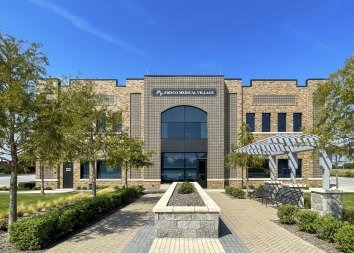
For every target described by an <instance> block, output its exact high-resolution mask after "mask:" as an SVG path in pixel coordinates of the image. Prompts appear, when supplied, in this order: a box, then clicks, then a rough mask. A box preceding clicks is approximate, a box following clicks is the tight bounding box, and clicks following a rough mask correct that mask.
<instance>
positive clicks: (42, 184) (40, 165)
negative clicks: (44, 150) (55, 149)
mask: <svg viewBox="0 0 354 253" xmlns="http://www.w3.org/2000/svg"><path fill="white" fill-rule="evenodd" d="M39 170H40V174H41V195H44V165H43V162H42V161H39Z"/></svg>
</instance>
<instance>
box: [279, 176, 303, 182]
mask: <svg viewBox="0 0 354 253" xmlns="http://www.w3.org/2000/svg"><path fill="white" fill-rule="evenodd" d="M295 179H296V180H304V178H302V177H297V178H295ZM276 180H284V181H285V180H287V181H290V180H291V178H290V177H279V178H276Z"/></svg>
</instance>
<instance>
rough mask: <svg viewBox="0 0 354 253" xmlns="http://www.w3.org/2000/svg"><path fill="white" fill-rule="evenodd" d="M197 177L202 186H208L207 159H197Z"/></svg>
mask: <svg viewBox="0 0 354 253" xmlns="http://www.w3.org/2000/svg"><path fill="white" fill-rule="evenodd" d="M197 179H198V183H199V184H200V186H201V187H203V188H207V160H206V159H198V160H197Z"/></svg>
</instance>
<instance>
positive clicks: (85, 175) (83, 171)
mask: <svg viewBox="0 0 354 253" xmlns="http://www.w3.org/2000/svg"><path fill="white" fill-rule="evenodd" d="M89 177H90V163H89V162H84V163H81V164H80V178H81V179H89Z"/></svg>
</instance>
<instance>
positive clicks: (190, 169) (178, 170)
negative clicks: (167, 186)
mask: <svg viewBox="0 0 354 253" xmlns="http://www.w3.org/2000/svg"><path fill="white" fill-rule="evenodd" d="M203 158H204V159H205V158H207V153H162V168H161V180H162V181H163V182H172V181H195V180H196V179H197V159H203Z"/></svg>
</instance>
